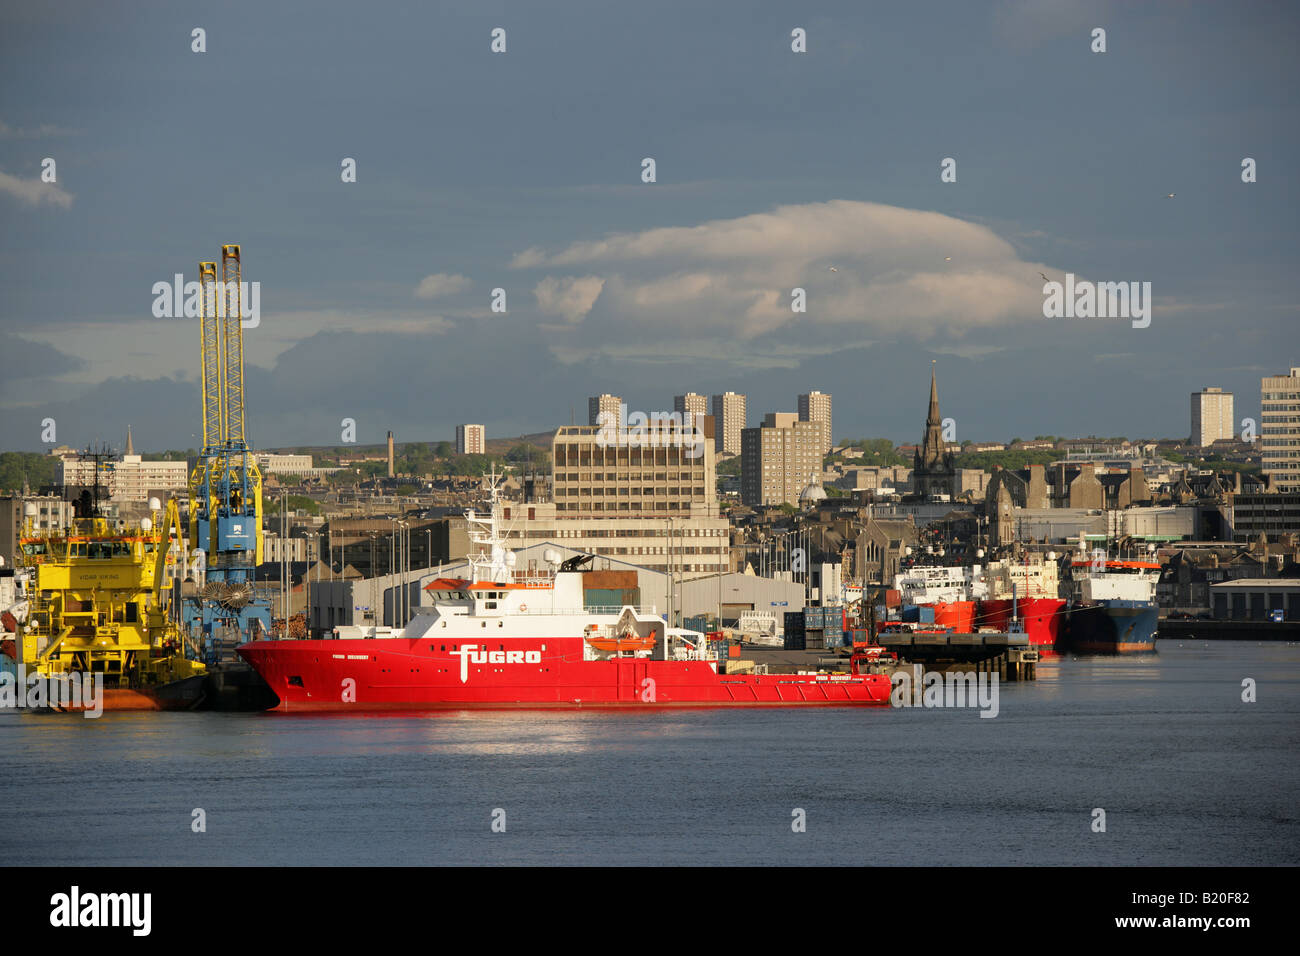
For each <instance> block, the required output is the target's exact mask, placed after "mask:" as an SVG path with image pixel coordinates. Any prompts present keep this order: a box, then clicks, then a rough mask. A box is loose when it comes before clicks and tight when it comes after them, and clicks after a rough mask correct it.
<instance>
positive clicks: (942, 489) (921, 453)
mask: <svg viewBox="0 0 1300 956" xmlns="http://www.w3.org/2000/svg"><path fill="white" fill-rule="evenodd" d="M912 487H913V489H914V490H915V491H916V494H918V495H922V496H924V497H927V498H928V497H930V496H931V495H949V496H951V497H953V498H955V497H956V496H957V472H956V469H955V468H953V464H952V454H951V452H948V451H947V450H946V449H945V448H944V441H943V419H942V418H940V417H939V384H938V381H937V380H936V378H935V370H934V363H933V362H931V363H930V410H929V412H928V413H927V414H926V416H925V437H924V438H923V439H922V440H921V447H920V448H918V449H917V450H916V457H915V459H914V460H913V463H912Z"/></svg>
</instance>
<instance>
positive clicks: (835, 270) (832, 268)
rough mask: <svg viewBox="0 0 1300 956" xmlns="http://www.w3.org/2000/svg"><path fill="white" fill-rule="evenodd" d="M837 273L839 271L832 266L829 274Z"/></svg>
mask: <svg viewBox="0 0 1300 956" xmlns="http://www.w3.org/2000/svg"><path fill="white" fill-rule="evenodd" d="M839 271H840V270H839V269H836V268H835V267H834V266H831V272H839Z"/></svg>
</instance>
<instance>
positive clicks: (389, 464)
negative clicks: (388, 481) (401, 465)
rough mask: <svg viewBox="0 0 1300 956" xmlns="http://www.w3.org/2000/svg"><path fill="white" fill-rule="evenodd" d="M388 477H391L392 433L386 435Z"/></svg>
mask: <svg viewBox="0 0 1300 956" xmlns="http://www.w3.org/2000/svg"><path fill="white" fill-rule="evenodd" d="M388 477H389V478H392V477H393V433H392V432H389V433H388Z"/></svg>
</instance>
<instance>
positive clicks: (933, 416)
mask: <svg viewBox="0 0 1300 956" xmlns="http://www.w3.org/2000/svg"><path fill="white" fill-rule="evenodd" d="M934 366H935V360H934V359H930V412H929V414H928V415H926V416H925V428H926V433H927V437H929V430H930V429H931V428H932V427H934V428H938V427H940V425H941V419H940V418H939V383H938V382H937V381H936V380H935V377H934Z"/></svg>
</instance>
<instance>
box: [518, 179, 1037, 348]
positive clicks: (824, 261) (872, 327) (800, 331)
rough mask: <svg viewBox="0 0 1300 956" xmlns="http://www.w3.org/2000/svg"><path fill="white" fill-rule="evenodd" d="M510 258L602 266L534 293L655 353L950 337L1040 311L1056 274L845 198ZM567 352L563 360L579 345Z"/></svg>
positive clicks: (935, 220)
mask: <svg viewBox="0 0 1300 956" xmlns="http://www.w3.org/2000/svg"><path fill="white" fill-rule="evenodd" d="M512 265H513V266H514V267H516V268H532V267H548V268H550V267H572V266H585V267H587V268H588V269H591V270H592V271H593V272H596V271H603V272H604V274H603V275H588V276H586V277H585V278H584V279H582V280H575V279H565V280H558V279H554V278H551V277H547V278H546V279H543V280H542V282H541V283H539V285H538V287H537V289H536V290H535V295H536V296H537V299H538V304H539V306H540V307H541V308H542V310H543V311H544V312H548V313H550V314H561V315H564V316H565V318H566V319H567V320H568V321H569V322H570V323H575V322H578V321H581V322H582V323H583V327H584V328H587V327H591V328H592V329H593V331H594V330H597V329H598V330H599V335H590V336H584V340H586V341H591V342H595V341H597V340H600V341H601V343H602V344H601V348H602V349H604V350H605V351H608V350H609V349H611V348H618V349H620V350H621V349H622V348H624V347H625V346H629V347H632V348H633V350H635V348H636V347H637V346H638V345H640V346H641V347H643V349H644V350H649V349H651V348H659V349H661V350H662V349H663V348H664V347H665V346H664V344H663V343H664V342H665V341H666V339H665V336H666V335H670V334H671V335H673V341H674V342H675V343H677V345H679V346H681V347H682V348H684V349H688V350H689V349H690V348H691V347H692V345H694V347H695V348H697V349H698V348H699V345H700V343H701V342H703V341H706V340H707V341H710V342H730V343H732V344H733V345H736V346H738V348H737V349H736V351H738V352H744V351H746V348H745V343H746V342H749V343H754V340H757V339H760V338H762V339H763V346H762V348H761V349H760V348H759V346H758V345H757V344H756V343H755V344H752V346H751V347H750V348H749V350H748V351H749V352H750V358H754V357H756V356H757V354H758V352H759V351H762V352H764V353H765V354H768V355H770V352H771V347H772V346H773V345H774V344H776V343H777V342H789V341H797V342H799V343H800V345H801V347H804V348H808V349H811V350H817V351H820V353H821V354H825V353H827V352H830V351H834V350H835V349H836V348H837V347H838V346H839V344H840V343H842V342H843V341H844V338H845V336H846V335H849V336H852V337H854V338H860V337H861V336H862V335H876V334H879V333H882V332H884V333H892V334H893V335H894V336H906V337H914V338H922V339H928V340H934V339H936V338H940V337H948V338H950V339H958V338H961V337H962V336H964V335H966V334H967V333H969V332H971V331H974V330H979V329H986V328H990V327H994V326H999V325H1009V324H1012V323H1017V322H1027V321H1034V320H1038V321H1042V320H1043V319H1042V303H1043V292H1042V285H1043V283H1042V280H1041V279H1040V278H1039V276H1038V272H1039V270H1040V269H1042V270H1045V271H1053V272H1060V270H1059V269H1054V268H1053V267H1051V266H1044V265H1042V264H1040V263H1033V262H1026V261H1023V260H1021V259H1020V258H1019V256H1018V255H1017V252H1016V249H1015V247H1014V246H1013V245H1012V244H1011V243H1010V242H1008V241H1006V240H1005V239H1003V238H1001V237H1000V236H999V235H998V234H996V233H995V232H993V230H992V229H990V228H988V227H987V226H983V225H979V224H976V223H970V222H965V221H963V220H960V219H955V218H953V217H951V216H946V215H943V214H942V213H936V212H928V211H924V210H915V209H903V208H900V207H896V206H886V205H882V204H879V203H869V202H856V201H849V200H833V201H830V202H824V203H810V204H807V205H797V206H780V207H777V208H776V209H774V210H772V211H771V212H765V213H758V214H754V215H749V216H742V217H740V218H737V219H722V220H712V221H709V222H704V223H701V224H699V225H695V226H675V227H668V228H658V229H650V230H647V231H645V232H639V233H626V234H619V235H611V236H606V237H605V238H603V239H599V240H595V241H585V242H577V243H573V244H572V245H570V246H568V247H567V248H563V249H560V250H558V251H555V252H547V251H545V250H542V249H537V248H533V249H529V250H527V251H525V252H523V253H520V254H519V255H518V256H516V257H515V260H514V262H513V263H512ZM832 267H834V270H835V271H833V272H832V271H831V269H832ZM579 283H581V284H579ZM796 287H799V288H803V289H805V290H806V292H807V299H808V309H807V312H806V313H795V312H793V311H791V290H792V289H794V288H796ZM597 299H599V301H598V302H597ZM593 347H594V346H593ZM564 348H565V353H566V356H568V357H572V356H573V355H575V354H576V353H575V352H574V351H573V350H574V349H578V348H580V346H577V345H574V343H572V342H570V343H566V344H565V346H564ZM658 354H663V353H662V351H660V352H659V353H658ZM730 357H732V358H735V359H736V360H738V361H746V359H745V356H744V355H742V354H737V355H734V356H730Z"/></svg>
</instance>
